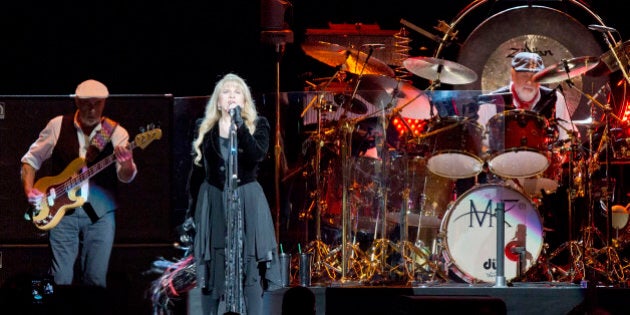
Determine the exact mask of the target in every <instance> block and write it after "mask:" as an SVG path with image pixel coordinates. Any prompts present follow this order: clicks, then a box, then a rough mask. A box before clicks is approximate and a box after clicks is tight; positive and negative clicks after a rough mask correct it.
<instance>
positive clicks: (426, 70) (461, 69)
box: [403, 57, 477, 84]
mask: <svg viewBox="0 0 630 315" xmlns="http://www.w3.org/2000/svg"><path fill="white" fill-rule="evenodd" d="M403 66H404V67H405V68H406V69H407V70H409V71H411V72H412V73H413V74H415V75H417V76H419V77H421V78H424V79H427V80H431V81H436V80H438V79H439V80H440V82H442V83H447V84H468V83H472V82H475V81H476V80H477V74H476V73H475V71H473V70H471V69H469V68H467V67H465V66H463V65H461V64H459V63H456V62H453V61H448V60H443V59H438V58H432V57H410V58H407V59H405V60H404V61H403Z"/></svg>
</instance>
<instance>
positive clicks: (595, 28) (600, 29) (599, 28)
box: [588, 24, 617, 32]
mask: <svg viewBox="0 0 630 315" xmlns="http://www.w3.org/2000/svg"><path fill="white" fill-rule="evenodd" d="M588 29H589V30H592V31H598V32H617V30H616V29H614V28H612V27H608V26H603V25H598V24H591V25H589V26H588Z"/></svg>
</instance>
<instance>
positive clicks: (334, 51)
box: [302, 41, 395, 77]
mask: <svg viewBox="0 0 630 315" xmlns="http://www.w3.org/2000/svg"><path fill="white" fill-rule="evenodd" d="M302 50H304V52H305V53H306V54H307V55H308V56H310V57H312V58H315V59H317V60H318V61H321V62H323V63H325V64H327V65H329V66H331V67H342V69H343V70H345V71H348V72H351V73H354V74H383V75H388V76H391V77H393V76H394V74H395V73H394V70H393V69H392V68H391V67H389V66H388V65H387V64H386V63H384V62H382V61H381V60H378V59H377V58H375V57H372V56H371V57H370V58H369V59H368V55H367V54H366V53H364V52H362V51H359V50H356V49H352V48H347V47H344V46H341V45H337V44H332V43H328V42H323V41H318V42H306V43H304V44H302ZM366 60H367V63H366Z"/></svg>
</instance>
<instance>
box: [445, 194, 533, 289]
mask: <svg viewBox="0 0 630 315" xmlns="http://www.w3.org/2000/svg"><path fill="white" fill-rule="evenodd" d="M498 202H503V203H504V209H505V230H504V232H505V234H504V235H505V239H504V243H503V247H504V250H502V252H503V253H504V276H505V278H506V279H508V280H510V279H513V278H515V277H516V276H518V275H523V274H524V272H525V271H526V270H527V269H529V268H530V267H532V265H534V264H535V262H536V261H537V259H538V255H540V251H541V249H542V245H543V233H542V232H543V229H542V220H541V217H540V215H539V213H538V210H537V209H536V208H535V206H534V204H532V202H531V201H530V199H529V198H528V197H527V196H525V195H523V194H522V193H520V192H519V191H518V190H516V189H514V188H511V187H508V186H503V185H495V184H486V185H480V186H477V187H474V188H472V189H470V190H468V191H467V192H466V193H464V194H463V195H461V196H460V198H458V199H457V200H456V201H455V202H454V203H453V204H452V206H451V208H449V210H448V211H447V213H446V216H445V217H444V220H443V221H442V225H441V227H440V229H441V231H442V234H443V235H444V237H445V238H446V239H445V241H444V242H443V243H444V244H445V247H444V259H445V261H446V262H447V264H448V265H450V269H451V270H452V271H453V272H454V273H455V274H456V275H457V276H459V277H461V278H462V280H464V281H466V282H468V283H477V282H495V281H496V271H497V270H496V268H497V266H496V257H497V230H496V226H497V225H496V223H497V221H496V212H495V209H496V206H497V203H498ZM515 246H518V247H524V248H525V253H526V256H525V257H526V259H525V260H526V261H524V262H523V266H521V267H520V268H521V269H520V270H519V261H518V258H516V259H515V257H514V256H515V254H513V253H511V252H510V249H511V248H513V247H515ZM523 269H525V270H523Z"/></svg>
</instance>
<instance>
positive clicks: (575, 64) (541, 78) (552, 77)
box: [533, 56, 600, 84]
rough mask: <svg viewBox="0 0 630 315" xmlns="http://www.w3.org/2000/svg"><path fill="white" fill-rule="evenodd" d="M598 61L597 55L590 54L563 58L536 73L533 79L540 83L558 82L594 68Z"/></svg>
mask: <svg viewBox="0 0 630 315" xmlns="http://www.w3.org/2000/svg"><path fill="white" fill-rule="evenodd" d="M599 62H600V61H599V58H598V57H591V56H584V57H575V58H571V59H569V60H563V61H560V62H558V63H556V64H555V65H551V66H549V67H547V68H545V69H543V70H542V71H540V72H538V73H536V74H535V75H534V77H533V79H534V81H537V82H540V83H542V84H548V83H559V82H562V81H565V80H570V79H573V78H575V77H577V76H580V75H582V74H584V73H586V72H587V71H589V70H591V69H593V68H595V67H596V66H597V65H598V64H599Z"/></svg>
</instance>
